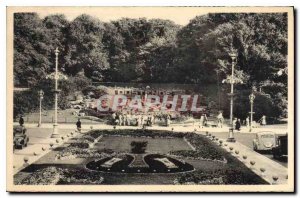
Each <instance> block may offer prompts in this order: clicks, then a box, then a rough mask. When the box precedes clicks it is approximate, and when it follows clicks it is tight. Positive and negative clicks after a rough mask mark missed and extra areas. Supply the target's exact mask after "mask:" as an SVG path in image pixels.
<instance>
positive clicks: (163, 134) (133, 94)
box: [6, 6, 296, 192]
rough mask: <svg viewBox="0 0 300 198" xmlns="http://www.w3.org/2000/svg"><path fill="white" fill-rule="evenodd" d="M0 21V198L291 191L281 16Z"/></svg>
mask: <svg viewBox="0 0 300 198" xmlns="http://www.w3.org/2000/svg"><path fill="white" fill-rule="evenodd" d="M6 11H7V13H6V15H7V33H6V38H7V66H6V67H7V74H6V75H7V96H6V97H7V131H6V137H7V151H6V153H7V167H6V168H7V176H6V177H7V191H9V192H294V191H295V186H294V185H295V172H296V171H295V170H294V169H295V159H294V158H295V155H294V152H295V151H294V150H295V145H294V143H295V140H294V139H295V131H294V98H295V96H294V94H295V93H294V82H295V81H294V80H295V79H294V69H295V68H294V67H295V66H294V8H293V7H10V6H8V7H7V8H6Z"/></svg>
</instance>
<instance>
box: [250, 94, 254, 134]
mask: <svg viewBox="0 0 300 198" xmlns="http://www.w3.org/2000/svg"><path fill="white" fill-rule="evenodd" d="M254 99H255V95H254V93H253V89H252V92H251V94H250V95H249V100H250V112H249V113H250V129H249V132H252V122H253V114H254V112H253V103H254Z"/></svg>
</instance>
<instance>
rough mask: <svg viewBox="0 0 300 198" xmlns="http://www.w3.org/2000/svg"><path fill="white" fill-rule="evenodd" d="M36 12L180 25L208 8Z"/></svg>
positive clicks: (40, 11)
mask: <svg viewBox="0 0 300 198" xmlns="http://www.w3.org/2000/svg"><path fill="white" fill-rule="evenodd" d="M36 12H37V13H38V14H39V15H40V16H41V17H42V18H43V17H45V16H47V15H49V14H64V15H65V16H66V17H67V19H69V20H73V19H74V18H76V17H77V16H78V15H80V14H89V15H91V16H94V17H96V18H99V19H100V20H101V21H103V22H109V21H111V20H117V19H120V18H123V17H128V18H141V17H145V18H147V19H152V18H160V19H169V20H172V21H174V22H175V23H177V24H179V25H186V24H188V22H189V21H190V20H191V19H193V18H194V17H195V16H197V15H203V14H207V13H208V12H207V10H204V9H203V8H199V7H193V8H191V7H182V8H176V7H84V8H82V7H81V8H79V7H75V8H74V7H72V8H67V9H66V8H63V7H56V8H55V9H53V7H52V8H51V9H42V10H41V9H37V10H36Z"/></svg>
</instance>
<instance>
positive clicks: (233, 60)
mask: <svg viewBox="0 0 300 198" xmlns="http://www.w3.org/2000/svg"><path fill="white" fill-rule="evenodd" d="M229 56H230V57H231V78H230V84H231V89H230V94H229V96H230V125H231V128H229V137H228V138H227V142H235V139H234V137H233V130H234V126H233V96H234V94H233V85H234V66H235V64H236V62H237V52H236V51H235V50H233V48H232V47H231V52H230V53H229Z"/></svg>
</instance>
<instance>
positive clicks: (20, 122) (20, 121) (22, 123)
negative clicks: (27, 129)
mask: <svg viewBox="0 0 300 198" xmlns="http://www.w3.org/2000/svg"><path fill="white" fill-rule="evenodd" d="M19 124H20V126H23V125H24V119H23V116H20V119H19Z"/></svg>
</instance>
